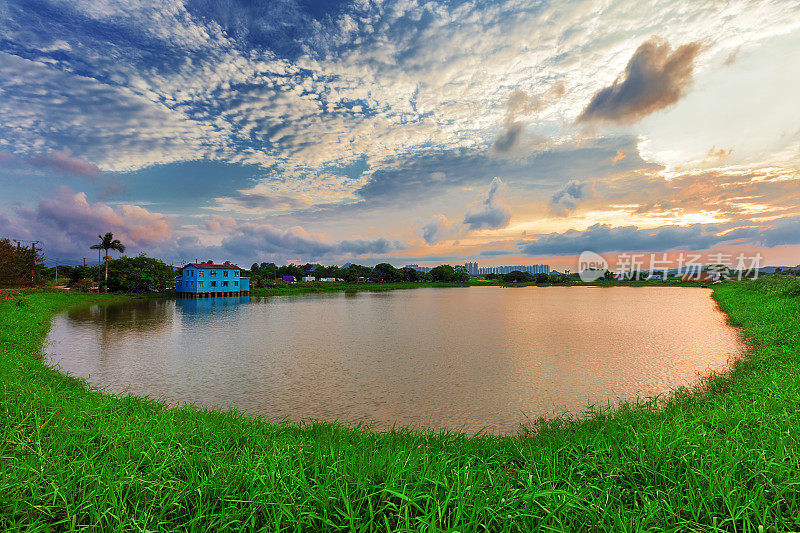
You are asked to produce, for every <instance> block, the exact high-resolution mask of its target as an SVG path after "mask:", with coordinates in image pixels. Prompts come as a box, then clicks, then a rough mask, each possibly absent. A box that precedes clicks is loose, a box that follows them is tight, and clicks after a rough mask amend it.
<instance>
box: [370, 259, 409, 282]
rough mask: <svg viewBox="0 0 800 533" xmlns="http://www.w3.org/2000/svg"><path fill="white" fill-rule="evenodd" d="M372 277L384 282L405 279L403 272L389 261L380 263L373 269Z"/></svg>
mask: <svg viewBox="0 0 800 533" xmlns="http://www.w3.org/2000/svg"><path fill="white" fill-rule="evenodd" d="M371 276H372V279H375V280H377V281H380V282H383V283H387V282H388V283H393V282H396V281H402V280H403V273H402V272H400V271H399V270H397V269H396V268H395V267H393V266H392V265H390V264H389V263H378V264H377V265H375V268H373V269H372V274H371Z"/></svg>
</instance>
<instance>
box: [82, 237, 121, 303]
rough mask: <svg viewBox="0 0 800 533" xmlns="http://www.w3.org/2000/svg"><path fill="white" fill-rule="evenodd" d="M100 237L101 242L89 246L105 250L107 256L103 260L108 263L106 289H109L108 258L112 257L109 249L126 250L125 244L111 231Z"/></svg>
mask: <svg viewBox="0 0 800 533" xmlns="http://www.w3.org/2000/svg"><path fill="white" fill-rule="evenodd" d="M97 238H98V239H100V243H99V244H93V245H91V246H90V247H89V248H90V249H92V250H105V252H106V256H105V257H104V258H103V261H105V263H106V290H108V260H109V259H111V257H110V256H109V255H108V251H109V250H116V251H118V252H119V253H122V252H124V251H125V245H124V244H122V243H121V242H120V241H119V239H115V238H114V234H113V233H111V232H110V231H109V232H108V233H106V234H105V235H98V236H97Z"/></svg>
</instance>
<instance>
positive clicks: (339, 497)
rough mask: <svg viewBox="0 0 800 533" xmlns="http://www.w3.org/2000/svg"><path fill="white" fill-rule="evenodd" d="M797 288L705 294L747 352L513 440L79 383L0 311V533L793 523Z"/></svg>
mask: <svg viewBox="0 0 800 533" xmlns="http://www.w3.org/2000/svg"><path fill="white" fill-rule="evenodd" d="M799 289H800V283H798V282H797V281H790V280H761V281H756V282H742V283H735V282H734V283H725V284H721V285H717V286H715V293H714V294H715V297H716V299H717V300H718V302H719V304H720V306H721V307H722V308H723V309H724V310H725V311H726V312H727V313H728V314H729V316H730V318H731V320H732V321H733V322H735V323H736V324H739V325H740V326H741V327H742V328H743V329H744V331H745V332H746V333H747V336H748V338H749V341H750V343H751V345H752V349H751V352H750V354H749V355H748V357H747V358H746V359H744V360H742V361H740V362H738V363H737V364H736V365H735V366H734V368H733V369H732V371H731V372H730V373H729V374H728V375H725V376H717V377H713V378H710V379H708V380H707V381H706V382H704V384H703V386H702V387H698V388H697V389H696V390H692V391H679V392H677V393H676V394H675V395H674V396H673V397H671V398H670V399H668V400H665V401H656V400H653V401H649V402H642V403H639V404H636V405H631V404H628V405H623V406H621V407H620V408H618V409H615V410H596V411H595V412H594V413H592V414H591V415H590V416H589V418H588V419H585V420H581V421H578V420H574V419H572V420H571V419H567V418H561V419H556V420H551V421H540V422H539V423H538V424H536V426H535V428H533V429H532V430H531V431H529V432H527V433H523V434H521V435H520V436H517V437H495V436H488V435H481V436H476V437H471V438H466V437H464V436H460V435H454V434H449V433H441V434H421V433H419V432H413V431H404V430H397V431H390V432H386V433H379V432H373V431H370V430H369V429H366V428H344V427H340V426H336V425H331V424H313V425H308V426H304V427H302V428H300V427H295V426H289V425H275V424H269V423H266V422H263V421H259V420H252V419H247V418H245V417H243V416H240V415H238V414H236V413H220V412H211V411H205V410H200V409H192V408H185V409H170V408H168V407H166V406H165V405H162V404H159V403H157V402H155V401H150V400H146V399H137V398H116V397H112V396H109V395H105V394H103V393H101V392H98V391H90V390H87V387H86V386H85V384H84V383H82V382H81V381H79V380H76V379H71V378H66V377H64V376H62V375H60V374H59V373H58V372H56V371H54V370H51V369H48V368H46V367H45V366H43V365H42V364H41V363H40V361H39V356H40V354H41V343H42V340H43V339H44V336H45V334H46V331H47V328H48V326H49V321H50V317H51V315H52V314H53V313H54V312H56V311H58V310H61V309H63V308H64V307H65V306H68V305H70V304H74V303H76V302H79V301H89V300H90V299H99V298H103V296H98V295H93V296H91V295H77V294H55V293H33V294H28V295H25V296H23V297H21V298H20V297H17V298H15V299H13V300H9V301H5V302H2V303H0V431H2V436H1V437H0V529H3V530H5V529H10V530H20V529H25V530H31V531H36V530H72V529H84V528H86V529H93V530H134V531H138V530H150V531H153V530H176V531H187V530H188V531H209V530H266V531H279V530H284V531H318V530H336V531H420V530H422V531H441V530H447V531H462V532H466V531H536V530H540V531H609V530H615V531H665V530H666V531H692V530H693V531H743V532H747V531H761V529H759V526H763V530H764V531H791V530H800V520H799V519H798V517H800V448H799V447H798V435H800V298H799V297H798V294H799V293H800V290H799Z"/></svg>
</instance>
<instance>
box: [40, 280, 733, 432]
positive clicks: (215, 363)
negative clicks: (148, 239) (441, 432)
mask: <svg viewBox="0 0 800 533" xmlns="http://www.w3.org/2000/svg"><path fill="white" fill-rule="evenodd" d="M50 338H51V339H52V341H53V342H52V346H51V349H50V350H49V352H50V355H49V357H48V358H49V360H50V361H51V362H56V363H59V364H60V365H61V366H62V368H63V369H64V370H66V371H69V372H71V373H74V374H76V375H79V376H82V377H86V378H88V379H89V380H90V381H91V382H92V383H94V384H97V385H102V386H106V387H110V388H111V390H113V391H121V390H128V391H130V392H132V393H135V394H141V395H150V396H154V397H163V398H166V399H168V400H170V401H176V402H202V403H205V404H209V405H214V406H218V407H229V406H234V407H236V408H238V409H240V410H244V411H247V412H253V413H259V414H264V415H267V416H270V417H274V418H284V417H286V418H289V419H292V420H302V419H308V418H317V419H324V420H341V421H345V422H358V421H371V422H374V423H376V424H377V425H378V426H380V427H388V426H391V425H392V424H394V423H397V424H400V425H426V426H434V427H447V428H451V429H464V430H466V431H477V430H479V429H481V428H482V427H484V426H489V427H490V429H491V430H493V431H497V432H512V431H514V430H515V429H516V428H517V426H518V424H519V423H521V422H525V421H526V416H529V417H535V416H539V415H543V414H544V415H546V414H548V413H552V412H553V411H559V410H562V409H570V410H580V409H582V408H584V407H586V405H587V403H589V402H599V403H605V402H606V401H616V400H618V399H627V398H631V397H634V396H636V395H642V396H648V395H654V394H660V393H663V392H667V391H669V390H670V389H671V388H673V387H677V386H681V385H687V384H691V383H693V382H694V381H696V380H697V377H698V373H705V372H708V371H710V370H716V369H721V368H724V367H725V365H726V364H727V362H728V360H729V358H730V357H733V356H735V355H736V354H737V353H739V352H740V350H741V342H740V339H739V337H738V333H737V332H736V331H735V330H734V329H733V328H731V327H730V326H729V325H727V324H726V322H725V317H724V316H723V315H722V314H721V313H720V312H719V311H718V310H717V309H716V306H715V304H714V302H713V300H712V299H711V298H710V291H707V290H700V289H684V288H661V287H658V288H612V289H595V288H576V287H551V288H535V287H531V288H520V289H514V290H507V289H499V288H496V287H476V288H469V289H415V290H411V291H392V292H385V293H349V294H342V293H336V294H320V295H295V296H282V297H274V298H264V299H258V298H253V299H248V297H242V298H238V297H236V298H217V299H197V300H194V299H183V300H177V301H174V302H164V301H143V302H132V303H126V304H121V305H110V306H94V307H92V308H86V309H82V310H75V311H70V312H69V313H67V314H66V315H61V316H59V317H56V318H55V319H54V322H53V328H52V331H51V337H50Z"/></svg>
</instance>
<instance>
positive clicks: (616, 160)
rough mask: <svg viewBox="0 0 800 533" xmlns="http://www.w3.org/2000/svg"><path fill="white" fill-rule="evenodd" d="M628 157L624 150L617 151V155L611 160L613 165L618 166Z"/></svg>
mask: <svg viewBox="0 0 800 533" xmlns="http://www.w3.org/2000/svg"><path fill="white" fill-rule="evenodd" d="M626 157H628V155H627V154H626V153H625V152H623V151H622V150H617V155H615V156H614V157H612V158H611V164H612V165H616V164H617V163H619V162H620V161H622V160H623V159H625V158H626Z"/></svg>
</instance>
